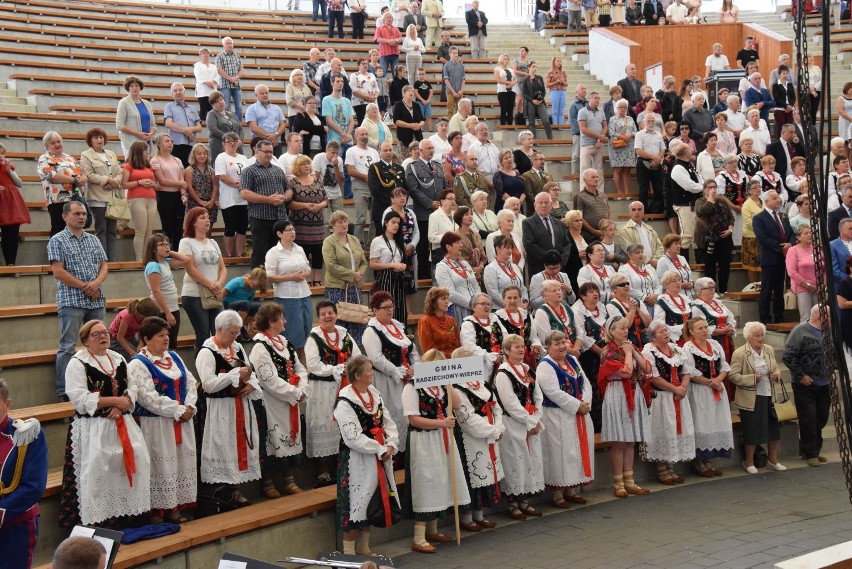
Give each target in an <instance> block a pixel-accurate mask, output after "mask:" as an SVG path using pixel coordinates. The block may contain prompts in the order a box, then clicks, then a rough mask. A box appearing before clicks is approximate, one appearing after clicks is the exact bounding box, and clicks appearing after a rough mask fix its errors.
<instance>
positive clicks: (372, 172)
mask: <svg viewBox="0 0 852 569" xmlns="http://www.w3.org/2000/svg"><path fill="white" fill-rule="evenodd" d="M367 186H368V187H369V189H370V198H371V199H372V201H373V205H372V208H371V212H372V217H373V227H375V228H376V235H381V234H382V214H383V213H384V211H385V210H386V209H387V208H389V207H390V205H391V192H393V191H394V190H395V189H396V188H405V170H403V169H402V166H400V165H399V164H397V163H395V162H393V143H392V142H389V141H387V140H386V141H384V142H382V143H381V144H379V161H378V162H375V163H373V164H371V165H370V168H369V170H368V171H367Z"/></svg>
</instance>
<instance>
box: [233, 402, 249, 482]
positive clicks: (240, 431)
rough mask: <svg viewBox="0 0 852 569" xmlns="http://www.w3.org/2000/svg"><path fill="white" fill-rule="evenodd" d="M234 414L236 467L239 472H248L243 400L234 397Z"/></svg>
mask: <svg viewBox="0 0 852 569" xmlns="http://www.w3.org/2000/svg"><path fill="white" fill-rule="evenodd" d="M234 412H235V413H236V418H237V420H236V421H235V424H236V427H237V466H238V467H239V469H240V470H248V441H247V440H246V412H245V409H244V408H243V398H242V397H234Z"/></svg>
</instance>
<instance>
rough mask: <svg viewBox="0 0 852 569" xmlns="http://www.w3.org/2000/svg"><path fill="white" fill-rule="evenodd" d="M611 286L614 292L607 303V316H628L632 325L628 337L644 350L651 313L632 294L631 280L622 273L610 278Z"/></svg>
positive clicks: (640, 349)
mask: <svg viewBox="0 0 852 569" xmlns="http://www.w3.org/2000/svg"><path fill="white" fill-rule="evenodd" d="M609 287H610V288H611V289H612V291H613V293H612V295H611V297H610V299H609V302H608V303H607V304H606V310H607V317H610V316H618V317H619V318H627V321H628V322H630V327H629V328H628V329H627V337H628V338H629V339H630V341H631V342H633V345H634V346H636V347H637V348H639V351H642V348H643V347H644V346H645V344H647V343H648V325H649V324H650V323H651V315H650V314H648V311H647V310H646V309H645V305H644V304H641V303H640V302H639V301H638V300H636V299H635V298H633V297H631V296H630V280H629V279H628V278H627V277H626V276H624V275H623V274H621V273H618V274H615V275H613V276H611V277H610V278H609Z"/></svg>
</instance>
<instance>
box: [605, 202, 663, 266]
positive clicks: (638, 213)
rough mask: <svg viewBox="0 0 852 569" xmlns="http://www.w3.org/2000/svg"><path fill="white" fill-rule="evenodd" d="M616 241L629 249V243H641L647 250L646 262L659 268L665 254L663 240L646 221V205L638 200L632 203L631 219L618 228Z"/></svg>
mask: <svg viewBox="0 0 852 569" xmlns="http://www.w3.org/2000/svg"><path fill="white" fill-rule="evenodd" d="M615 241H616V243H618V244H619V245H620V246H621V248H622V249H624V250H625V251H627V247H628V245H631V244H633V243H639V244H641V245H642V247H643V248H644V251H645V259H644V261H645V262H646V263H649V264H650V265H651V266H652V267H654V268H657V261H658V260H659V259H660V257H662V256H663V254H664V250H663V242H662V241H660V237H659V236H658V235H657V232H656V231H655V230H654V228H653V227H651V226H650V225H648V223H647V222H646V221H645V205H644V204H643V203H642V202H640V201H636V202H633V203H631V204H630V219H629V220H628V221H627V223H625V224H624V226H623V227H622V228H621V229H619V230H618V233H617V234H616V236H615Z"/></svg>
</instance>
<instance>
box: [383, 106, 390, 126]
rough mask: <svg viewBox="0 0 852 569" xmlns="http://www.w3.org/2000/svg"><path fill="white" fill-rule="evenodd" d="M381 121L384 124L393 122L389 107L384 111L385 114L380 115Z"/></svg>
mask: <svg viewBox="0 0 852 569" xmlns="http://www.w3.org/2000/svg"><path fill="white" fill-rule="evenodd" d="M382 122H383V123H385V124H386V125H392V124H393V113H392V112H391V110H390V109H388V110H387V111H385V115H384V116H383V117H382Z"/></svg>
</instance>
